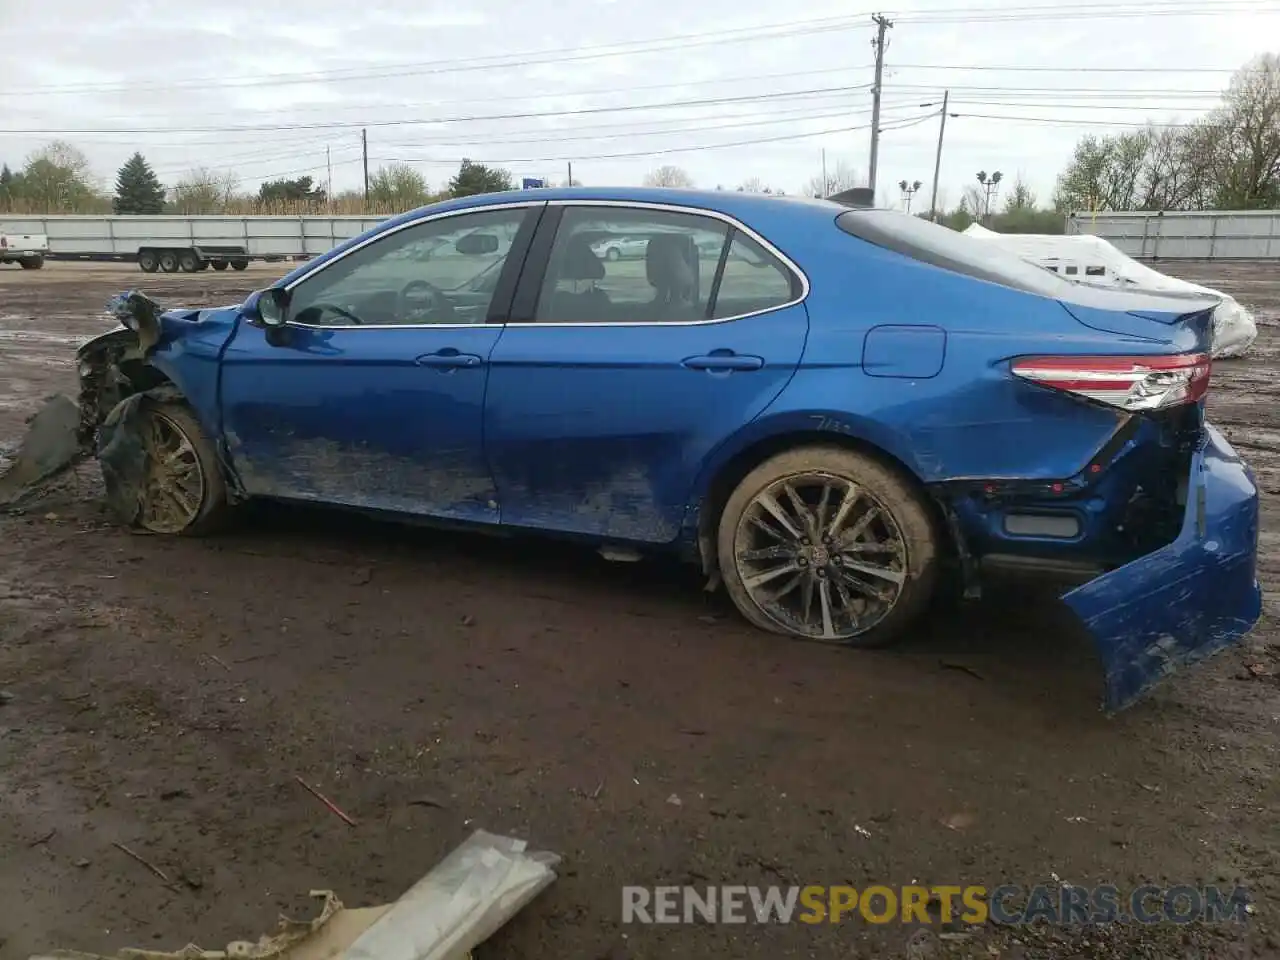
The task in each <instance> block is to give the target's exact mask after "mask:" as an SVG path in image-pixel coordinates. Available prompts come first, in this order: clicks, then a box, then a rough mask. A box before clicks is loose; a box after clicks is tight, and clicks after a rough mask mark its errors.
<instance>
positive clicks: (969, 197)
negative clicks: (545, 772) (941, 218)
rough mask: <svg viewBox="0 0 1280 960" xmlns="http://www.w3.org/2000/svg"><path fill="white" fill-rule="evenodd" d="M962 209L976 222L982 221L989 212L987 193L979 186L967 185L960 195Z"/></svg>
mask: <svg viewBox="0 0 1280 960" xmlns="http://www.w3.org/2000/svg"><path fill="white" fill-rule="evenodd" d="M960 209H961V210H962V211H963V212H964V213H966V214H968V215H969V216H970V217H972V218H973V219H974V220H980V219H981V218H982V215H983V214H984V213H985V212H986V210H987V194H986V192H985V191H983V189H982V188H981V187H980V186H978V185H977V184H973V183H966V184H965V185H964V191H963V192H962V193H961V195H960Z"/></svg>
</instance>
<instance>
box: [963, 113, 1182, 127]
mask: <svg viewBox="0 0 1280 960" xmlns="http://www.w3.org/2000/svg"><path fill="white" fill-rule="evenodd" d="M952 116H955V117H968V118H970V119H973V120H1008V121H1012V122H1015V123H1045V124H1050V125H1055V126H1065V127H1080V126H1085V127H1168V128H1170V129H1178V128H1183V127H1193V126H1195V124H1194V123H1161V122H1158V121H1150V122H1143V123H1139V122H1137V121H1132V120H1128V121H1126V120H1071V119H1068V118H1066V117H1017V116H1008V115H1000V114H992V113H953V114H952Z"/></svg>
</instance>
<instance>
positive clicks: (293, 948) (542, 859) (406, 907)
mask: <svg viewBox="0 0 1280 960" xmlns="http://www.w3.org/2000/svg"><path fill="white" fill-rule="evenodd" d="M526 848H527V843H526V842H525V841H523V840H517V839H515V838H514V837H499V836H495V835H494V834H491V833H487V832H486V831H484V830H477V831H476V832H475V833H473V834H472V835H471V836H470V837H469V838H468V839H467V840H466V841H464V842H463V843H462V844H461V845H460V846H458V847H456V848H455V849H454V850H453V852H452V853H450V854H449V855H448V856H447V857H445V858H444V860H442V861H441V862H440V863H438V864H437V865H436V866H435V867H434V868H433V869H432V870H431V872H430V873H428V874H427V875H426V876H425V877H423V878H422V879H421V880H419V881H418V882H417V883H416V884H414V885H413V886H412V887H411V888H410V889H409V890H408V891H407V892H406V893H405V894H404V895H403V896H402V897H401V898H400V899H399V900H397V901H396V902H395V903H394V904H383V905H381V906H376V907H365V908H362V909H357V910H348V909H347V908H345V907H344V906H343V905H342V902H341V901H340V900H339V899H338V898H337V896H335V895H334V893H333V892H332V891H328V890H319V891H312V893H311V895H312V896H313V897H315V898H317V899H321V900H323V901H324V902H323V906H322V908H321V911H320V914H319V916H317V917H316V918H315V919H313V920H307V921H299V920H291V919H289V918H287V917H281V918H280V927H279V930H278V931H277V932H276V933H275V934H269V935H265V936H263V937H260V938H259V939H258V940H257V942H250V941H245V940H241V941H235V942H233V943H229V944H227V946H226V948H225V949H223V950H204V949H202V948H201V947H198V946H196V945H195V944H188V945H187V946H186V947H184V948H183V949H181V950H176V951H174V952H172V953H166V952H161V951H156V950H136V949H124V950H121V951H119V952H118V953H114V954H93V953H80V952H75V951H54V952H52V953H47V954H37V955H36V956H34V957H32V958H31V960H276V958H279V960H338V958H341V960H466V958H469V957H470V956H471V954H470V951H471V950H472V949H474V948H475V947H476V946H477V945H479V944H481V943H483V942H484V941H485V940H487V939H489V937H491V936H492V935H493V934H494V933H495V932H497V931H498V929H499V928H501V927H502V925H503V924H505V923H506V922H507V921H508V920H510V919H511V918H512V917H513V916H515V915H516V914H517V913H519V912H520V910H521V909H523V908H524V906H525V905H526V904H528V903H529V901H531V900H532V899H533V898H534V897H536V896H537V895H538V894H539V893H541V892H542V891H543V890H544V889H545V888H546V887H547V886H549V885H550V884H551V883H552V882H553V881H554V880H555V879H556V875H555V872H554V870H553V869H552V868H553V867H554V866H555V865H556V864H557V863H559V862H560V857H559V856H557V855H556V854H554V853H546V852H536V853H530V852H528V851H527V849H526Z"/></svg>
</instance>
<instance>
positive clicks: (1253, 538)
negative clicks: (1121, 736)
mask: <svg viewBox="0 0 1280 960" xmlns="http://www.w3.org/2000/svg"><path fill="white" fill-rule="evenodd" d="M1257 551H1258V488H1257V486H1256V485H1255V483H1254V478H1253V471H1252V470H1250V469H1249V467H1248V466H1247V465H1246V464H1245V463H1244V461H1243V460H1241V459H1240V457H1239V456H1238V455H1237V454H1236V452H1235V451H1234V450H1233V449H1232V448H1231V445H1230V444H1229V443H1227V441H1226V439H1225V438H1224V437H1223V436H1222V434H1221V433H1219V432H1218V431H1217V430H1216V429H1214V428H1213V427H1212V426H1210V425H1208V424H1206V425H1205V435H1204V438H1203V439H1202V440H1201V444H1200V448H1199V449H1198V450H1197V451H1196V453H1195V455H1194V456H1193V457H1192V460H1191V471H1190V476H1189V482H1188V487H1187V506H1186V513H1185V514H1184V516H1183V521H1182V529H1181V531H1180V532H1179V533H1178V536H1177V539H1175V540H1174V541H1173V542H1172V543H1170V544H1169V545H1168V546H1166V547H1162V548H1161V549H1159V550H1156V551H1155V552H1153V553H1149V554H1147V555H1146V556H1145V557H1141V558H1139V559H1137V560H1134V561H1133V562H1132V563H1128V564H1125V565H1124V566H1123V567H1120V568H1118V569H1116V570H1112V571H1111V572H1109V573H1106V574H1104V575H1102V576H1101V577H1098V578H1097V579H1096V580H1092V581H1090V582H1089V583H1086V584H1085V585H1084V586H1082V587H1077V588H1076V589H1075V590H1072V591H1071V592H1070V593H1067V594H1066V595H1065V596H1064V597H1063V600H1065V601H1066V603H1067V605H1068V606H1070V607H1071V609H1072V610H1074V611H1075V613H1076V615H1077V616H1078V617H1079V618H1080V619H1081V620H1082V621H1084V625H1085V627H1086V628H1087V629H1088V630H1089V633H1090V634H1091V635H1092V636H1093V640H1094V643H1095V644H1096V645H1097V648H1098V653H1099V655H1100V657H1101V659H1102V666H1103V672H1104V673H1105V675H1106V687H1107V694H1106V709H1107V710H1108V711H1109V712H1114V711H1118V710H1123V709H1124V708H1125V707H1128V706H1130V705H1131V704H1133V703H1134V702H1135V701H1137V700H1140V699H1141V698H1142V697H1144V696H1145V695H1146V694H1147V693H1148V692H1150V690H1151V688H1152V687H1154V686H1155V685H1156V684H1157V683H1159V682H1160V681H1161V680H1162V679H1164V678H1165V677H1167V676H1168V675H1169V674H1171V673H1173V672H1174V671H1175V670H1177V669H1178V668H1179V667H1182V666H1185V665H1187V664H1191V663H1195V662H1197V661H1200V660H1204V659H1205V658H1207V657H1210V656H1212V655H1213V654H1215V653H1217V652H1218V651H1220V650H1222V649H1224V648H1225V647H1228V646H1230V645H1231V644H1233V643H1235V642H1237V641H1239V640H1240V639H1241V638H1242V637H1244V635H1245V634H1247V633H1248V632H1249V631H1250V630H1251V629H1252V628H1253V625H1254V624H1255V623H1257V621H1258V617H1259V616H1260V615H1261V612H1262V592H1261V589H1260V588H1259V586H1258V581H1257V577H1256V563H1257Z"/></svg>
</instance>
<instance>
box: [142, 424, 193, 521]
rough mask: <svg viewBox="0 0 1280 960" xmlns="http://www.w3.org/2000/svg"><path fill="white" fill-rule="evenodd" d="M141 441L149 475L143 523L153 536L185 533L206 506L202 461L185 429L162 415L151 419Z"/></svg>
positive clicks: (145, 491) (144, 495)
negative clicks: (184, 431)
mask: <svg viewBox="0 0 1280 960" xmlns="http://www.w3.org/2000/svg"><path fill="white" fill-rule="evenodd" d="M141 439H142V445H143V447H144V448H145V449H146V451H147V472H146V479H145V483H144V488H143V491H142V496H141V504H140V505H141V513H140V516H139V520H140V522H141V524H142V526H143V527H144V528H145V529H147V530H150V531H152V532H153V533H181V532H182V531H183V530H185V529H186V528H187V527H189V526H191V524H193V523H194V522H195V521H196V519H197V518H198V517H199V516H200V508H201V506H202V505H203V503H204V492H205V477H204V469H203V467H201V465H200V458H199V457H198V456H197V455H196V449H195V447H194V446H193V445H192V443H191V440H190V438H188V437H187V435H186V434H185V433H183V431H182V428H181V427H179V426H178V425H177V424H176V423H174V421H172V420H170V419H169V418H168V417H166V416H165V415H164V414H162V413H153V414H152V415H151V416H150V417H148V418H147V420H146V423H145V425H144V426H143V432H142V438H141Z"/></svg>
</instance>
